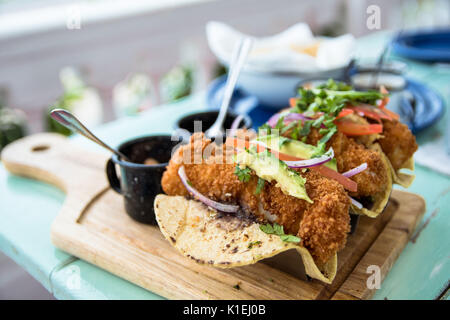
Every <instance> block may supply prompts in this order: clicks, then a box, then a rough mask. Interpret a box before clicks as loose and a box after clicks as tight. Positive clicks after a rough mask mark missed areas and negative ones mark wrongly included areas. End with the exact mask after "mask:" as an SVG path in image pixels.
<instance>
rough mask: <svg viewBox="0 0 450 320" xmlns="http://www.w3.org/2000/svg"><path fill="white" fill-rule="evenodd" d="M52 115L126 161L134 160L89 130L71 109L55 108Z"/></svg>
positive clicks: (59, 121) (67, 126)
mask: <svg viewBox="0 0 450 320" xmlns="http://www.w3.org/2000/svg"><path fill="white" fill-rule="evenodd" d="M50 116H51V117H52V118H53V119H54V120H56V121H57V122H58V123H60V124H62V125H63V126H65V127H66V128H68V129H70V130H72V131H74V132H77V133H79V134H81V135H83V136H85V137H86V138H88V139H89V140H92V141H94V142H95V143H97V144H99V145H101V146H102V147H103V148H106V149H108V150H109V151H111V152H112V153H114V154H115V155H116V156H118V157H119V158H122V159H123V160H125V161H128V162H132V161H131V160H130V159H128V157H127V156H125V155H124V154H123V153H122V152H120V151H117V150H116V149H113V148H111V147H110V146H108V145H107V144H106V143H104V142H103V141H102V140H100V139H99V138H97V137H96V136H95V135H94V134H93V133H92V132H91V131H89V130H88V128H86V127H85V126H84V125H83V124H82V123H81V122H80V120H78V119H77V118H76V117H75V116H74V115H73V114H71V113H70V112H69V111H67V110H64V109H53V110H52V111H51V112H50Z"/></svg>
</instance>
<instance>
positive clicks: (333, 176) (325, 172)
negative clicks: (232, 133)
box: [226, 138, 358, 192]
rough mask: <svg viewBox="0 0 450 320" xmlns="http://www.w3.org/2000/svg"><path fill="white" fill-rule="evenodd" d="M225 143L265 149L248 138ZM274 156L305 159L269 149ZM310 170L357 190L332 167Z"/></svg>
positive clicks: (230, 139) (351, 189)
mask: <svg viewBox="0 0 450 320" xmlns="http://www.w3.org/2000/svg"><path fill="white" fill-rule="evenodd" d="M226 145H229V146H233V147H235V148H238V149H241V150H242V149H243V147H242V146H244V147H245V148H247V149H248V148H249V147H250V145H254V146H256V147H257V152H262V151H264V150H266V148H265V147H263V146H261V145H259V144H255V143H251V142H250V141H248V140H243V139H238V138H227V141H226ZM269 151H270V152H271V153H272V154H273V155H274V156H275V157H277V158H278V159H280V160H282V161H299V160H305V159H302V158H298V157H294V156H291V155H288V154H285V153H281V152H278V151H276V150H271V149H270V150H269ZM310 169H311V170H315V171H317V172H318V173H320V174H321V175H323V176H325V177H327V178H330V179H333V180H336V181H337V182H339V183H340V184H341V185H342V186H343V187H344V188H345V189H347V190H348V191H351V192H356V191H357V190H358V184H357V183H356V182H355V181H353V180H351V179H349V178H347V177H345V176H343V175H342V174H340V173H339V172H336V171H334V170H333V169H330V168H328V167H326V166H315V167H310Z"/></svg>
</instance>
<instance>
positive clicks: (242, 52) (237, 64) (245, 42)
mask: <svg viewBox="0 0 450 320" xmlns="http://www.w3.org/2000/svg"><path fill="white" fill-rule="evenodd" d="M252 45H253V39H252V38H248V37H244V38H241V39H240V40H239V43H238V45H237V46H235V48H234V50H233V54H232V57H231V61H230V70H229V73H228V77H227V82H226V84H225V91H224V94H223V99H222V104H221V105H220V111H219V115H218V117H217V120H216V121H215V122H214V124H213V125H212V128H214V129H215V130H214V129H213V130H212V131H217V130H223V129H222V128H223V121H224V120H225V116H226V114H227V110H228V106H229V105H230V101H231V97H232V96H233V91H234V88H235V86H236V82H237V80H238V78H239V73H240V72H241V69H242V66H243V65H244V62H245V59H246V58H247V56H248V54H249V52H250V49H251V48H252Z"/></svg>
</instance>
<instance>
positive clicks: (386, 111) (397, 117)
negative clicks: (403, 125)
mask: <svg viewBox="0 0 450 320" xmlns="http://www.w3.org/2000/svg"><path fill="white" fill-rule="evenodd" d="M382 110H383V112H384V113H386V114H387V115H389V116H390V117H391V119H395V120H397V121H398V119H400V116H399V115H398V114H397V113H395V112H394V111H391V110H389V109H388V108H383V109H382Z"/></svg>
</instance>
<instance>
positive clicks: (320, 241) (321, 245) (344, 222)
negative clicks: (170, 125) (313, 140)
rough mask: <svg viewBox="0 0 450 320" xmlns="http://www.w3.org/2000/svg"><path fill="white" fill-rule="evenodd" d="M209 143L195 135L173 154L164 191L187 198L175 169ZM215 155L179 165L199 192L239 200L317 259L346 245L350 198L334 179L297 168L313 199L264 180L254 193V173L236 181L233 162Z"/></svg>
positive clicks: (331, 253) (251, 211)
mask: <svg viewBox="0 0 450 320" xmlns="http://www.w3.org/2000/svg"><path fill="white" fill-rule="evenodd" d="M199 139H201V140H200V142H199ZM194 140H195V141H197V145H195V142H194ZM210 145H211V142H210V140H206V139H204V137H203V136H202V135H199V134H197V135H196V136H193V137H192V138H191V142H190V144H189V145H186V146H183V147H182V148H180V149H179V150H178V151H177V152H176V154H175V155H174V156H173V158H172V159H171V161H170V163H169V165H168V167H167V170H166V171H165V173H164V175H163V178H162V187H163V190H164V192H166V193H167V194H168V195H184V196H188V192H187V190H186V189H185V187H184V186H183V184H182V183H181V180H180V179H179V177H178V173H177V172H178V168H179V167H180V165H181V161H180V160H181V159H182V158H183V153H185V154H189V152H190V154H189V155H188V158H189V157H190V162H193V151H194V150H195V149H196V148H197V150H205V149H206V148H207V147H208V146H210ZM217 153H218V152H217V150H216V151H213V152H212V153H211V157H207V159H203V160H204V161H203V162H202V163H195V164H193V163H184V164H183V165H184V166H185V170H186V175H187V177H188V179H189V181H190V183H191V184H192V185H193V186H194V188H196V189H197V190H198V191H199V192H201V193H202V194H204V195H206V196H207V197H209V198H210V199H213V200H216V201H221V202H226V203H234V204H239V205H240V206H241V207H242V208H243V209H244V210H246V211H247V212H250V213H251V214H253V215H255V216H256V217H257V218H258V220H260V221H261V222H267V221H269V222H272V223H273V222H277V223H278V224H280V225H282V226H283V227H284V230H285V232H286V233H290V234H295V235H298V236H299V237H300V238H301V244H302V245H303V246H305V247H306V248H308V249H309V250H310V252H311V254H312V256H313V257H314V258H315V259H316V260H317V261H318V262H321V263H323V262H325V261H327V260H328V259H329V258H330V257H332V256H333V255H334V254H335V253H336V252H337V250H339V249H341V248H342V247H343V246H344V245H345V242H346V238H347V233H348V232H349V230H350V217H349V212H348V211H349V206H350V200H349V198H348V196H347V195H346V192H345V190H344V188H343V187H342V186H341V185H340V184H339V183H337V182H336V181H334V180H330V179H327V178H325V177H323V176H321V175H320V174H318V173H316V172H313V171H307V172H304V173H303V172H301V171H299V173H300V174H301V175H302V176H303V177H305V178H306V184H305V188H306V191H307V193H308V195H309V197H310V198H311V199H312V200H313V203H308V202H306V201H304V200H301V199H298V198H295V197H292V196H289V195H286V194H284V193H283V192H282V191H281V189H279V188H278V187H276V186H275V182H271V183H269V182H266V183H265V185H264V188H263V189H262V190H261V192H260V193H259V194H255V190H256V185H257V181H258V178H257V177H256V176H255V175H254V173H253V174H252V176H251V178H250V180H249V181H248V182H241V181H239V179H238V177H237V176H236V175H235V174H234V170H235V164H232V163H228V164H226V163H225V164H219V163H217V162H218V161H217V159H218V158H220V160H222V161H227V160H229V159H228V157H224V156H223V155H222V154H217ZM225 158H226V159H225ZM188 162H189V161H188Z"/></svg>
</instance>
